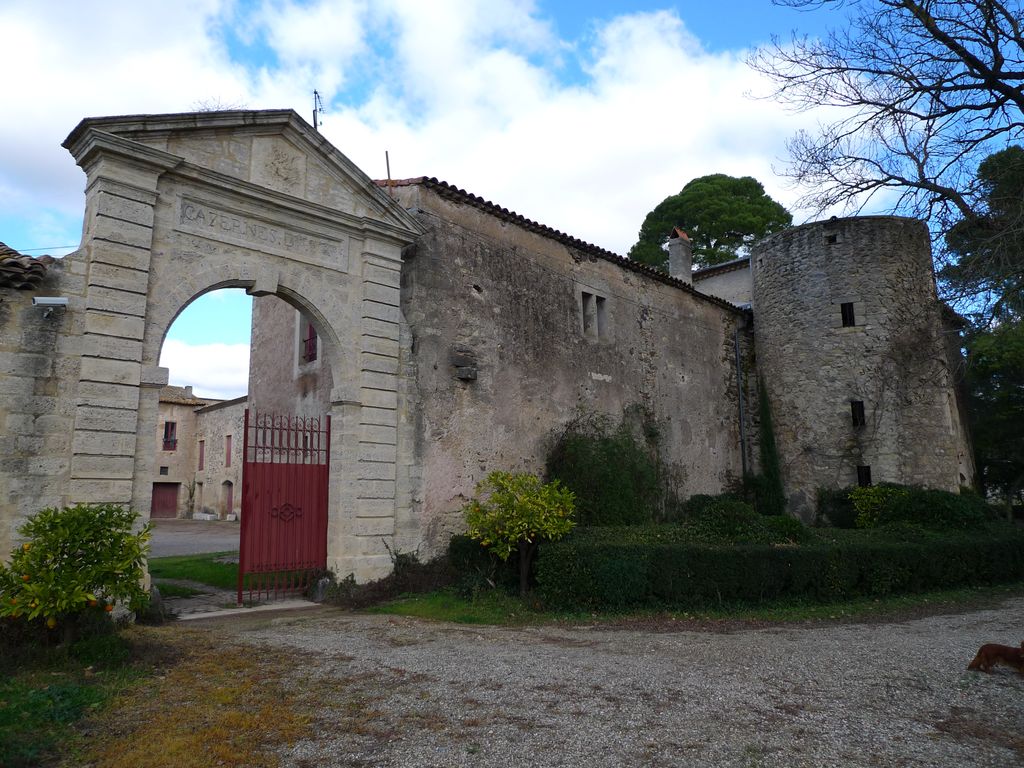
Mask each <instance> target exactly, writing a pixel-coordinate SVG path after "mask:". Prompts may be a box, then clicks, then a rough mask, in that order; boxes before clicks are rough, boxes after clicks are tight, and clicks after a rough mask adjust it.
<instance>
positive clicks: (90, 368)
mask: <svg viewBox="0 0 1024 768" xmlns="http://www.w3.org/2000/svg"><path fill="white" fill-rule="evenodd" d="M65 146H66V147H67V148H68V149H69V150H70V151H71V152H72V154H73V155H74V156H75V159H76V161H77V162H78V163H79V165H81V166H82V168H83V169H84V170H85V171H86V174H87V176H88V185H87V201H86V221H85V230H84V239H83V247H82V249H80V253H83V254H85V257H86V260H87V264H86V265H85V274H86V278H85V286H84V292H85V302H84V303H85V312H84V318H83V334H82V344H83V357H82V364H81V370H80V372H79V380H78V390H77V392H78V394H77V411H76V416H75V427H74V434H73V436H72V450H71V453H72V461H71V478H70V481H71V482H70V493H69V496H70V497H71V499H72V500H73V501H82V502H93V501H115V502H124V503H131V504H132V506H133V507H134V508H135V509H138V510H140V511H144V512H145V513H148V512H149V510H150V505H151V502H152V494H151V485H150V480H151V478H152V476H153V470H154V468H153V466H152V463H153V459H152V456H151V453H150V452H149V451H146V450H145V449H144V447H143V443H142V437H143V436H146V435H151V434H153V430H155V428H156V419H157V410H158V402H157V399H158V391H159V388H160V387H161V386H163V385H164V384H166V382H167V371H166V369H162V368H160V367H159V365H158V361H159V352H160V347H161V345H162V342H163V339H164V336H165V334H166V332H167V329H168V328H169V326H170V324H171V322H173V320H174V318H175V317H176V316H177V314H178V313H179V312H180V311H181V309H182V308H183V307H184V306H185V305H187V304H188V303H189V302H190V301H191V300H192V299H193V298H194V297H196V296H199V295H201V294H203V293H205V292H207V291H210V290H214V289H216V288H222V287H241V288H244V289H245V290H246V291H247V292H249V293H250V294H252V295H253V296H268V295H274V296H277V297H279V298H281V299H283V300H284V301H286V302H288V303H289V304H291V305H292V306H293V307H294V308H295V309H297V310H299V312H301V313H302V315H303V316H304V317H306V318H308V319H309V322H310V324H311V325H312V326H313V327H314V328H315V329H316V332H317V337H318V342H319V343H321V344H323V346H324V349H325V351H326V352H327V354H326V359H327V360H328V361H329V365H330V373H331V379H332V382H333V384H332V388H331V393H330V408H329V410H330V413H329V415H330V416H331V424H332V427H331V443H330V445H331V449H330V458H329V461H330V478H331V479H330V484H329V491H328V508H329V517H328V536H327V551H328V566H329V567H331V568H332V569H333V570H335V571H336V572H337V573H340V574H346V575H347V574H348V573H354V574H355V576H356V578H357V579H368V578H374V577H377V576H380V575H383V574H385V573H387V572H388V571H389V570H390V567H391V566H390V559H389V557H388V553H387V551H386V548H385V542H386V541H387V539H388V538H389V537H390V536H391V535H393V534H394V525H395V512H396V508H397V507H399V506H407V505H408V501H407V499H406V496H407V494H408V489H407V488H404V487H402V484H401V483H400V482H399V477H398V472H397V468H398V466H399V463H400V455H401V454H402V453H403V449H402V442H403V440H404V437H403V434H402V431H401V429H400V423H399V421H400V420H399V410H400V408H401V406H402V403H401V398H400V386H399V378H400V373H401V372H400V366H399V361H400V356H401V345H402V341H401V336H400V326H401V322H402V321H401V310H400V306H399V276H400V266H401V252H402V248H403V247H404V246H406V245H408V244H410V243H412V242H413V240H414V238H415V236H416V235H417V234H418V232H419V227H418V225H417V224H416V222H415V221H414V220H413V219H412V217H411V216H409V215H408V214H407V213H406V212H405V211H404V210H403V209H401V208H400V207H399V206H398V205H397V204H395V203H394V202H393V201H392V200H391V199H390V198H389V197H388V196H387V195H385V194H383V193H382V192H381V191H380V190H379V189H378V188H377V187H376V186H375V185H374V184H373V182H372V181H371V180H370V179H369V178H367V177H366V176H365V175H364V174H363V173H362V172H361V171H359V169H358V168H356V167H355V166H354V165H353V164H352V163H351V162H350V161H349V160H348V159H347V158H345V157H344V156H343V155H341V153H339V152H338V151H337V150H335V149H334V148H333V147H331V146H330V145H329V144H328V143H327V142H325V141H324V140H323V138H322V137H321V136H319V134H317V133H316V132H315V131H313V129H312V128H311V127H310V126H308V125H307V124H306V123H305V122H304V121H302V120H301V118H299V117H298V116H297V115H296V114H295V113H294V112H291V111H273V112H221V113H199V114H187V115H166V116H151V117H150V116H142V117H118V118H96V119H88V120H85V121H83V122H82V123H81V124H80V125H79V126H78V127H77V128H76V129H75V130H74V131H73V132H72V133H71V135H70V136H69V137H68V139H67V140H66V141H65ZM406 452H407V451H406Z"/></svg>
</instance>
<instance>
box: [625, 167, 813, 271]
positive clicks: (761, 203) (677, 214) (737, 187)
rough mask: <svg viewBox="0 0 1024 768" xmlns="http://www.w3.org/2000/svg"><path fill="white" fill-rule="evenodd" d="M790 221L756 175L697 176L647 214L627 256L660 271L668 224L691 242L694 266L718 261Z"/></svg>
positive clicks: (734, 255) (665, 260) (735, 254)
mask: <svg viewBox="0 0 1024 768" xmlns="http://www.w3.org/2000/svg"><path fill="white" fill-rule="evenodd" d="M792 222H793V217H792V216H791V215H790V213H789V211H787V210H786V209H785V208H783V207H782V206H781V205H780V204H779V203H777V202H775V201H774V200H772V198H770V197H769V196H768V195H767V194H765V191H764V187H762V186H761V182H759V181H758V180H757V179H754V178H752V177H750V176H744V177H743V178H736V177H734V176H726V175H725V174H724V173H715V174H712V175H710V176H701V177H700V178H698V179H694V180H693V181H691V182H690V183H689V184H687V185H686V186H685V187H683V189H682V190H681V191H680V192H679V194H676V195H671V196H669V197H666V198H665V199H664V200H662V201H661V202H660V203H659V204H658V205H657V206H656V207H655V209H654V210H653V211H651V212H650V213H648V214H647V217H646V218H645V219H644V223H643V225H641V227H640V236H639V239H638V240H637V242H636V244H635V245H634V246H633V247H632V248H630V249H629V258H631V259H634V260H636V261H640V262H642V263H644V264H650V265H651V266H653V267H659V268H661V269H665V267H666V265H667V263H668V253H667V252H666V251H665V249H664V245H665V243H666V242H668V236H669V234H670V233H671V232H672V229H673V227H679V228H680V229H682V230H684V231H685V232H686V233H687V234H688V235H689V236H690V240H691V241H692V242H693V261H694V265H695V266H700V267H706V266H711V265H712V264H721V263H722V262H726V261H729V260H731V259H735V258H737V257H738V256H741V255H743V251H744V249H745V248H746V247H747V246H749V245H750V244H751V243H752V242H753V241H754V240H756V239H758V238H760V237H764V236H765V235H769V234H771V233H772V232H777V231H779V230H780V229H784V228H786V227H788V226H789V225H790V224H791V223H792Z"/></svg>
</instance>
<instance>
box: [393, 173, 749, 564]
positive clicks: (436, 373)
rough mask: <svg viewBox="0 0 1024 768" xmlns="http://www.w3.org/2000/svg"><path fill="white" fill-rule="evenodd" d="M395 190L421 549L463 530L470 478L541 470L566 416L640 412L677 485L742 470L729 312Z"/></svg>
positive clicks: (419, 187)
mask: <svg viewBox="0 0 1024 768" xmlns="http://www.w3.org/2000/svg"><path fill="white" fill-rule="evenodd" d="M395 193H396V195H398V197H399V200H400V201H401V202H402V204H403V205H405V206H406V207H407V208H409V209H410V210H414V211H415V212H416V215H417V217H418V219H419V221H420V223H421V225H422V226H423V227H424V228H425V229H426V234H425V235H423V236H422V237H421V238H419V240H418V242H417V245H416V247H415V252H414V253H412V254H407V256H406V258H405V261H404V265H403V273H402V309H403V314H404V317H405V320H406V322H407V323H408V333H409V337H410V344H411V350H412V359H411V361H409V362H411V363H412V364H405V365H403V377H404V378H405V380H406V381H407V382H408V395H407V396H406V398H404V400H403V403H404V411H403V418H405V419H412V420H414V421H415V426H416V430H415V433H416V436H417V440H416V442H415V444H414V445H415V451H414V453H413V455H411V456H409V457H407V465H408V466H410V467H413V468H418V469H419V470H421V471H422V476H421V482H419V484H418V486H417V490H416V496H415V506H416V517H417V519H418V520H419V521H420V523H421V526H422V538H423V541H424V545H425V546H426V547H427V548H428V550H429V551H430V552H435V551H437V550H438V549H439V548H440V547H442V546H444V544H445V543H446V541H447V537H448V536H449V534H451V533H452V532H454V531H457V530H461V529H462V526H463V521H462V518H461V514H460V510H461V508H462V506H463V505H464V504H465V502H466V500H467V499H469V498H470V497H472V495H473V493H474V486H475V485H476V483H477V482H479V481H480V480H481V479H483V477H484V476H485V475H486V474H487V473H488V472H489V471H491V470H496V469H502V470H514V471H527V472H542V471H543V466H544V460H545V456H546V454H547V451H548V448H549V447H550V445H551V443H552V441H553V439H554V438H555V436H556V435H557V433H559V431H560V430H561V429H562V428H563V427H564V426H565V424H566V423H567V422H568V421H569V420H570V419H572V418H573V417H574V415H576V414H580V413H587V412H597V413H603V414H608V415H610V416H612V417H614V418H621V417H622V415H623V412H624V410H626V409H630V408H633V407H641V408H643V409H646V410H647V411H648V412H649V413H650V414H651V415H652V416H653V418H654V419H655V421H656V422H657V424H658V426H659V428H660V430H661V433H662V435H663V441H662V455H663V458H664V459H665V461H666V463H667V465H668V467H669V469H670V472H671V476H672V480H673V484H674V485H675V487H676V489H677V490H678V492H679V493H680V494H681V495H683V496H688V495H690V494H693V493H718V492H720V491H722V490H723V489H724V488H725V487H726V486H727V484H728V483H729V482H730V480H732V479H735V478H738V477H739V476H740V474H741V466H742V462H741V454H740V437H739V428H738V424H739V418H738V400H737V388H736V364H735V363H736V353H735V343H736V341H737V333H738V335H739V336H743V334H744V333H745V331H744V328H745V324H746V318H745V316H744V315H743V314H742V313H740V312H738V311H736V310H735V309H730V308H729V307H728V306H727V305H724V304H722V303H720V302H716V301H714V300H711V299H707V298H704V297H702V296H700V295H698V294H696V293H695V292H693V291H691V290H689V289H687V288H685V287H683V286H681V285H680V284H678V283H676V282H675V281H672V280H670V279H668V278H667V277H665V278H664V279H660V278H656V277H654V276H652V275H649V274H647V273H646V272H643V271H640V269H639V268H638V269H635V270H634V269H629V268H625V267H624V265H623V264H622V263H617V262H616V261H615V259H616V258H617V257H614V255H613V254H607V252H600V253H603V254H606V256H607V257H599V256H598V255H596V254H597V253H598V252H599V249H596V248H594V247H593V246H587V245H586V244H584V243H579V241H575V242H576V243H578V246H575V247H574V246H573V245H572V244H571V242H572V241H571V238H567V237H565V236H561V238H558V237H552V236H548V235H547V234H545V232H546V231H548V230H545V229H544V228H542V227H540V226H539V225H535V224H532V223H531V222H525V220H517V219H516V218H515V217H514V216H509V215H507V214H508V212H507V211H505V212H504V213H502V211H501V209H500V208H497V207H496V206H489V205H488V204H481V201H479V199H478V198H471V197H470V196H466V195H458V194H453V193H452V188H448V187H447V185H440V184H437V183H435V185H433V186H426V185H424V184H415V183H407V184H405V185H403V186H399V187H397V188H396V189H395ZM531 229H532V230H533V231H531ZM538 230H539V231H538ZM566 241H569V244H567V242H566ZM626 266H629V265H626ZM742 346H743V344H742V340H741V347H742ZM414 480H415V478H414Z"/></svg>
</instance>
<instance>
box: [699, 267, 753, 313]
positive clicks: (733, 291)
mask: <svg viewBox="0 0 1024 768" xmlns="http://www.w3.org/2000/svg"><path fill="white" fill-rule="evenodd" d="M693 287H694V288H696V289H697V290H698V291H700V292H701V293H706V294H708V295H709V296H717V297H718V298H720V299H725V300H726V301H728V302H729V303H730V304H735V305H737V306H742V305H744V304H749V303H750V302H751V298H752V296H753V292H754V287H753V278H752V276H751V273H750V266H749V263H747V264H744V265H743V266H740V267H738V268H732V269H727V270H725V269H719V270H711V271H709V272H706V273H705V274H703V275H702V274H700V273H699V272H698V273H695V274H694V276H693Z"/></svg>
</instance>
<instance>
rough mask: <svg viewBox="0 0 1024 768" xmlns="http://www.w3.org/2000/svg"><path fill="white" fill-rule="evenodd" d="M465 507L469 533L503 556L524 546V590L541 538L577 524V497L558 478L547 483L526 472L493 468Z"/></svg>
mask: <svg viewBox="0 0 1024 768" xmlns="http://www.w3.org/2000/svg"><path fill="white" fill-rule="evenodd" d="M476 492H477V498H475V499H473V500H472V501H471V502H469V504H468V505H467V506H466V508H465V514H466V523H467V524H468V526H469V531H468V533H469V537H470V538H471V539H475V540H476V541H479V542H480V543H481V544H482V545H483V546H484V547H485V548H487V549H489V550H490V551H491V552H493V553H494V554H495V555H496V556H497V557H498V558H500V559H501V560H508V558H509V556H510V555H511V554H512V553H513V552H515V551H517V550H518V552H519V593H520V594H521V595H525V594H526V590H527V587H528V585H529V578H530V563H531V561H532V560H533V555H534V553H535V552H536V551H537V545H538V544H539V543H540V542H541V541H555V540H557V539H560V538H562V537H563V536H565V534H567V533H568V532H569V531H571V530H572V528H573V526H574V525H575V523H574V522H573V519H572V517H573V513H574V512H575V497H574V496H573V492H572V491H570V490H569V489H568V488H565V487H563V486H562V485H561V484H560V483H559V482H558V481H557V480H555V481H554V482H551V483H542V482H541V481H540V479H539V478H537V477H535V476H534V475H530V474H526V473H511V472H491V473H490V474H489V475H488V476H487V477H486V478H484V480H483V481H482V482H480V484H479V485H477V487H476Z"/></svg>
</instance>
